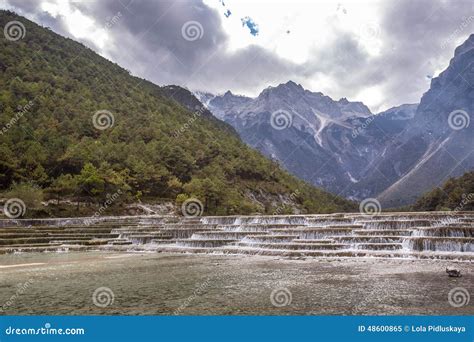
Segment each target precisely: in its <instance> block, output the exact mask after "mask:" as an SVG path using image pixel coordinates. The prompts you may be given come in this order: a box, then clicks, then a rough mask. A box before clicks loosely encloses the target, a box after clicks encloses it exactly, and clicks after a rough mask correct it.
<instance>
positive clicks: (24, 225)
mask: <svg viewBox="0 0 474 342" xmlns="http://www.w3.org/2000/svg"><path fill="white" fill-rule="evenodd" d="M87 250H107V251H155V252H177V253H183V252H188V253H231V254H260V255H282V256H291V257H368V256H373V257H388V258H391V257H402V258H439V259H451V260H474V213H472V212H456V213H446V212H435V213H433V212H429V213H384V214H377V215H373V216H369V215H362V214H355V213H350V214H331V215H291V216H219V217H194V218H182V217H176V216H127V217H125V216H124V217H101V218H94V219H92V218H71V219H38V220H0V254H4V253H15V252H47V251H48V252H49V251H51V252H53V251H87Z"/></svg>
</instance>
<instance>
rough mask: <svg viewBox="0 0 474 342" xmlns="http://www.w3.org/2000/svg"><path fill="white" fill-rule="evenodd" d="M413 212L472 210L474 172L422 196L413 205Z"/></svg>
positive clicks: (473, 204) (452, 179) (473, 205)
mask: <svg viewBox="0 0 474 342" xmlns="http://www.w3.org/2000/svg"><path fill="white" fill-rule="evenodd" d="M413 209H414V210H419V211H431V210H456V211H468V210H474V171H471V172H467V173H465V174H464V175H462V176H461V177H459V178H451V179H449V180H448V181H446V183H444V185H443V186H442V187H440V188H435V189H433V190H431V191H430V192H428V193H426V194H424V195H423V196H422V197H421V198H420V199H419V200H418V201H417V202H416V203H415V204H414V205H413Z"/></svg>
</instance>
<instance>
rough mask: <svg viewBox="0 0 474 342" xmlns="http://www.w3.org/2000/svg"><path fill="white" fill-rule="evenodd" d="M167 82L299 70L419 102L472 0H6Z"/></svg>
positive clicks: (266, 76)
mask: <svg viewBox="0 0 474 342" xmlns="http://www.w3.org/2000/svg"><path fill="white" fill-rule="evenodd" d="M0 7H1V8H8V9H12V10H14V11H16V12H17V13H19V14H22V15H25V16H26V17H28V18H29V19H32V20H33V21H35V22H37V23H39V24H41V25H43V26H48V27H50V28H51V29H53V30H54V31H55V32H57V33H60V34H62V35H65V36H68V37H71V38H73V39H76V40H79V41H81V42H82V43H84V44H85V45H87V46H89V47H90V48H92V49H94V50H95V51H97V52H98V53H100V54H101V55H102V56H104V57H106V58H108V59H110V60H112V61H114V62H116V63H118V64H120V65H121V66H123V67H125V68H126V69H128V70H130V71H131V72H132V73H133V74H134V75H137V76H140V77H143V78H146V79H148V80H151V81H153V82H155V83H157V84H159V85H164V84H178V85H182V86H186V87H188V88H189V89H191V90H203V91H209V92H213V93H223V92H225V91H226V90H231V91H232V92H234V93H237V94H245V95H250V96H256V95H258V93H259V92H260V91H261V90H263V89H264V88H266V87H268V86H274V85H277V84H279V83H286V82H287V81H288V80H293V81H295V82H297V83H300V84H301V85H303V87H305V88H307V89H309V90H312V91H321V92H323V93H324V94H326V95H329V96H331V97H333V98H334V99H339V98H341V97H347V98H348V99H350V100H358V101H363V102H364V103H366V104H367V105H368V106H369V107H370V108H371V109H372V111H373V112H378V111H380V110H383V109H386V108H389V107H392V106H395V105H399V104H402V103H415V102H418V101H419V99H420V97H421V95H422V94H423V93H424V92H425V91H426V90H427V89H428V87H429V84H430V79H431V78H432V77H433V76H436V75H437V74H438V73H439V72H441V71H442V70H443V69H444V68H446V66H447V65H448V63H449V60H450V58H451V57H452V56H453V53H454V49H455V47H456V46H457V45H459V44H460V43H462V42H463V41H464V40H465V39H466V38H467V37H468V35H469V34H470V33H472V32H474V6H473V2H472V0H456V1H447V0H365V1H340V2H338V1H316V0H313V1H298V0H286V1H278V0H268V1H265V0H260V1H259V0H248V1H245V0H174V1H172V0H155V1H152V0H120V1H118V0H100V1H96V2H93V1H74V2H69V3H68V2H66V1H64V0H63V1H62V0H0Z"/></svg>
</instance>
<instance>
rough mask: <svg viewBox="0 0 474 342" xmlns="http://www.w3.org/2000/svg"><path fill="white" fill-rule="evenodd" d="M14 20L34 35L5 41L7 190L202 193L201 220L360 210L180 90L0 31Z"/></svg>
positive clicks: (2, 177)
mask: <svg viewBox="0 0 474 342" xmlns="http://www.w3.org/2000/svg"><path fill="white" fill-rule="evenodd" d="M13 20H17V21H20V22H21V23H23V25H24V26H25V28H26V32H27V33H26V35H25V37H24V38H23V39H20V40H18V41H10V40H7V39H5V38H4V37H2V39H1V40H0V61H1V62H0V111H1V116H0V128H1V131H0V151H1V154H2V160H1V161H0V189H8V188H9V187H10V186H12V185H14V183H21V182H23V183H24V182H29V183H31V185H32V186H34V187H39V188H41V189H43V190H44V191H45V193H46V194H47V196H49V197H54V198H56V197H61V198H74V199H86V200H88V201H90V202H103V201H105V200H107V199H108V198H109V197H110V195H111V194H112V193H115V192H119V191H120V192H119V193H120V194H122V195H121V197H120V201H122V200H123V201H131V200H136V199H140V198H141V199H143V200H146V199H147V198H153V199H156V198H163V199H171V200H174V199H178V200H179V201H183V200H184V199H186V198H188V197H196V198H198V199H199V200H200V201H201V202H202V203H203V205H204V213H205V214H237V213H249V212H267V213H271V212H273V211H274V210H276V209H281V207H282V206H283V205H287V206H289V207H290V208H293V210H295V211H302V212H330V211H344V210H350V209H354V205H353V203H350V202H348V201H346V200H343V199H341V198H337V197H335V196H333V195H330V194H327V193H325V192H323V191H321V190H318V189H315V188H313V187H311V186H309V185H308V184H306V183H304V182H302V181H299V180H297V179H295V178H294V177H292V176H290V175H289V174H287V173H286V172H284V171H282V170H281V169H280V168H279V167H278V166H277V165H276V164H275V163H273V162H271V161H269V160H266V159H265V158H263V157H262V156H261V155H260V154H259V153H258V152H256V151H254V150H252V149H251V148H249V147H247V146H246V145H245V144H244V143H242V142H241V141H240V140H239V138H238V136H237V135H236V134H235V132H234V130H233V129H232V128H231V127H229V126H228V125H227V124H225V123H222V122H220V121H218V120H216V119H215V118H213V117H212V116H211V115H209V113H206V112H205V111H203V110H201V109H199V108H198V109H197V110H194V111H193V112H191V111H190V110H189V108H192V106H193V101H197V100H196V99H195V98H193V97H191V98H190V97H189V95H190V94H189V93H186V91H185V90H184V89H182V88H179V87H177V89H174V90H176V92H175V91H174V90H173V89H172V90H170V89H169V88H160V87H158V86H156V85H154V84H152V83H150V82H148V81H146V80H143V79H139V78H136V77H133V76H131V75H130V74H129V73H128V72H127V71H126V70H124V69H123V68H121V67H119V66H118V65H116V64H114V63H112V62H110V61H108V60H106V59H105V58H102V57H100V56H99V55H97V54H96V53H94V52H93V51H92V50H90V49H88V48H86V47H84V46H83V45H82V44H79V43H77V42H75V41H73V40H71V39H66V38H64V37H61V36H59V35H57V34H55V33H53V32H52V31H50V30H49V29H45V28H42V27H40V26H38V25H36V24H34V23H33V22H31V21H28V20H27V19H25V18H23V17H20V16H17V15H15V14H13V13H11V12H7V11H0V26H1V27H4V26H5V25H6V23H8V22H10V21H13ZM170 91H172V93H170ZM178 93H179V94H181V95H182V96H180V97H176V96H174V95H173V94H175V95H177V94H178ZM175 100H177V101H180V102H181V103H182V105H181V104H179V103H178V102H176V101H175ZM196 105H198V106H199V104H198V102H196ZM190 106H191V107H190ZM295 193H296V195H295Z"/></svg>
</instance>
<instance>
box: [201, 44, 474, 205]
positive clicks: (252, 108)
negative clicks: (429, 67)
mask: <svg viewBox="0 0 474 342" xmlns="http://www.w3.org/2000/svg"><path fill="white" fill-rule="evenodd" d="M473 37H474V35H471V37H470V38H469V39H468V40H467V41H466V42H465V43H464V44H463V45H461V46H460V47H458V48H457V49H456V52H455V56H454V58H453V59H452V60H451V63H450V65H449V67H448V68H447V69H446V70H445V71H444V72H443V73H441V74H440V75H439V77H437V78H433V79H432V82H431V88H430V89H429V90H428V91H427V92H426V93H425V94H424V96H423V97H422V99H421V103H420V104H419V105H418V104H404V105H401V106H398V107H394V108H391V109H389V110H387V111H384V112H382V113H378V114H372V113H371V112H370V110H369V108H367V106H365V105H364V104H363V103H362V102H351V101H349V100H347V99H346V98H342V99H340V100H337V101H336V100H333V99H331V98H330V97H329V96H326V95H324V94H322V93H320V92H311V91H309V90H306V89H304V88H303V87H302V86H301V85H299V84H296V83H295V82H292V81H289V82H287V83H285V84H280V85H278V86H276V87H268V88H266V89H265V90H263V91H262V92H261V93H260V94H259V95H258V96H257V97H256V98H250V97H245V96H238V95H234V94H232V93H231V92H230V91H228V92H226V93H225V94H223V95H218V96H213V95H210V94H208V93H206V94H205V97H203V95H202V93H196V96H197V97H198V98H200V99H201V100H202V102H203V103H205V104H206V106H207V107H208V108H209V110H210V111H211V112H212V113H213V114H214V115H215V116H216V117H218V118H220V119H221V120H223V121H226V122H227V123H229V124H231V125H232V126H233V127H234V128H235V129H236V130H237V132H238V133H239V134H240V136H241V137H242V139H243V140H244V141H245V142H246V143H247V144H249V145H251V146H253V147H255V148H256V149H258V150H260V151H261V152H262V153H264V154H265V155H267V156H269V157H271V158H273V159H275V160H277V161H279V163H281V164H282V165H283V166H284V167H285V168H286V169H288V170H289V171H290V172H292V173H293V174H295V175H297V176H298V177H300V178H302V179H304V180H306V181H308V182H310V183H312V184H315V185H318V186H321V187H323V188H325V189H327V190H329V191H331V192H333V193H336V194H340V195H343V196H346V197H348V198H352V199H359V200H360V199H363V198H367V197H378V198H379V199H380V201H381V202H382V204H383V205H384V206H399V205H405V204H408V203H411V202H413V201H414V200H415V199H416V198H417V197H418V196H419V195H420V194H421V193H423V192H425V191H427V190H430V189H431V188H433V187H435V186H437V185H438V184H440V183H442V182H443V181H444V180H446V178H447V177H450V176H458V175H460V174H462V173H464V172H466V171H468V170H472V169H473V168H474V153H471V152H472V151H473V148H474V141H473V140H474V134H473V126H474V125H471V126H470V127H469V126H466V127H465V128H462V129H456V128H454V129H453V128H452V126H453V125H452V124H451V123H450V121H452V120H451V119H452V117H450V115H451V116H452V115H454V114H456V113H457V117H455V118H459V119H460V120H463V119H465V120H467V121H469V118H470V117H469V116H470V113H473V102H474V101H473V100H474V90H473V88H472V85H474V76H473V73H474V49H473V41H474V38H473ZM456 111H458V112H456ZM453 112H455V113H454V114H450V113H453ZM466 115H467V116H466Z"/></svg>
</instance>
